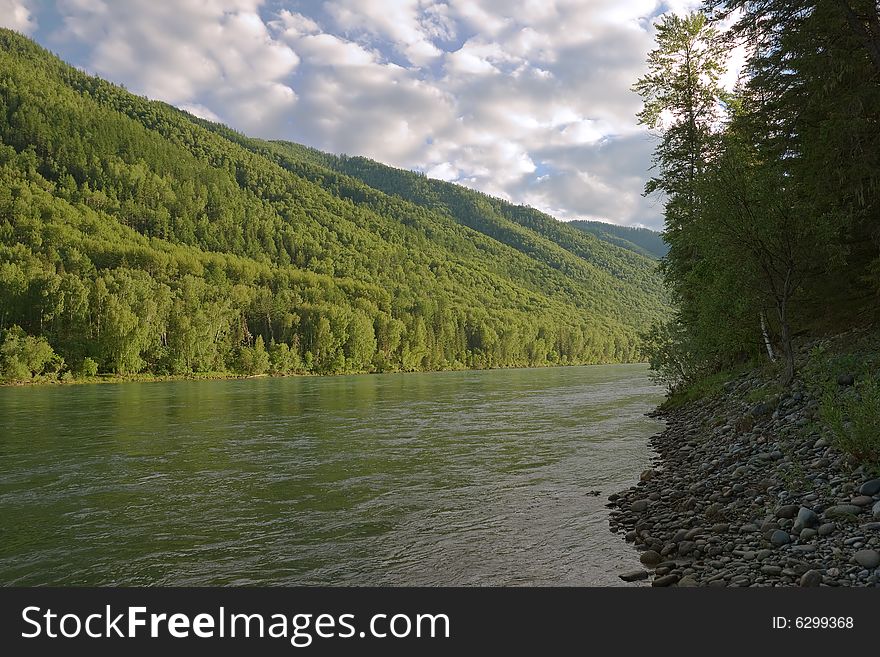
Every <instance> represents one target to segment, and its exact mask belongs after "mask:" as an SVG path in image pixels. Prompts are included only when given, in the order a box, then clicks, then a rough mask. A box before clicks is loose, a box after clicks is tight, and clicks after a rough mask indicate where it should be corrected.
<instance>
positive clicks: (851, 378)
mask: <svg viewBox="0 0 880 657" xmlns="http://www.w3.org/2000/svg"><path fill="white" fill-rule="evenodd" d="M855 382H856V377H855V375H854V374H841V375H840V376H838V377H837V385H839V386H851V385H853V384H854V383H855Z"/></svg>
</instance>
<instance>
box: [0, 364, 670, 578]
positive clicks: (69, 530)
mask: <svg viewBox="0 0 880 657" xmlns="http://www.w3.org/2000/svg"><path fill="white" fill-rule="evenodd" d="M660 398H661V390H660V389H659V388H657V387H655V386H653V385H652V384H651V383H650V382H649V380H648V378H647V368H646V367H645V366H641V365H609V366H591V367H564V368H544V369H517V370H492V371H468V372H439V373H436V372H432V373H417V374H386V375H364V376H339V377H290V378H262V379H247V380H233V381H176V382H159V383H123V384H116V385H79V386H42V387H29V388H0V518H2V523H0V584H2V585H22V586H26V585H61V586H67V585H132V586H135V585H179V586H190V585H298V584H308V585H311V584H325V585H551V586H555V585H577V586H580V585H598V586H601V585H619V584H621V582H620V580H619V579H618V578H617V574H618V573H619V572H621V571H624V570H633V569H635V568H637V567H638V566H639V563H638V557H637V553H636V552H635V551H634V550H632V549H631V548H630V547H629V546H627V545H626V544H625V543H624V541H623V539H622V538H621V537H620V536H616V535H614V534H612V533H610V532H609V530H608V524H607V517H608V516H607V509H606V508H605V503H606V498H607V496H608V495H609V494H610V493H612V492H615V491H617V490H619V489H622V488H625V487H627V486H628V485H631V484H632V482H633V481H634V480H636V479H637V477H638V474H639V472H640V471H641V470H643V469H644V468H646V467H648V464H649V460H650V452H649V450H648V447H647V439H648V437H649V436H650V435H651V434H652V433H655V432H656V431H657V430H658V429H659V428H660V423H659V422H657V421H655V420H652V419H650V418H647V417H645V415H644V414H645V413H646V412H647V411H649V410H650V409H651V408H653V407H654V406H655V405H656V404H657V403H658V401H659V400H660ZM596 492H598V493H599V494H598V495H597V494H596Z"/></svg>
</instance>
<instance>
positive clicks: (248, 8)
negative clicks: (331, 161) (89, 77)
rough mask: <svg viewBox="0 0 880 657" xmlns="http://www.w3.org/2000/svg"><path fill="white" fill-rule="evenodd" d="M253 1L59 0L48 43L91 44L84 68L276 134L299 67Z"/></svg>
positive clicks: (289, 103)
mask: <svg viewBox="0 0 880 657" xmlns="http://www.w3.org/2000/svg"><path fill="white" fill-rule="evenodd" d="M260 4H261V3H260V2H259V1H257V0H228V1H221V0H178V1H177V2H173V3H169V2H155V1H154V0H127V1H126V2H125V3H118V2H105V1H102V0H64V1H62V2H59V3H58V9H59V13H60V14H61V24H60V27H59V28H58V29H57V31H56V32H55V33H54V35H53V39H54V41H55V42H56V43H59V44H64V43H68V42H75V43H79V44H94V46H93V47H92V48H91V50H90V52H89V53H88V56H87V60H86V61H85V62H82V63H83V64H85V65H86V67H87V68H88V69H90V70H92V71H94V72H96V73H98V74H99V75H102V76H104V77H107V78H109V79H111V80H115V81H122V82H124V83H125V84H126V85H127V86H128V87H129V88H130V89H132V90H133V91H135V92H137V93H143V94H146V95H148V96H151V97H154V98H159V99H161V100H164V101H167V102H169V103H172V104H175V105H178V106H181V107H184V108H194V109H195V110H196V112H197V113H199V114H200V115H202V116H210V117H216V118H220V119H222V120H223V121H224V122H226V123H229V124H231V125H234V126H235V127H237V128H240V129H242V130H244V131H246V132H250V133H253V134H257V135H260V136H266V137H269V136H278V135H279V133H283V131H284V130H285V129H286V126H285V124H286V121H287V113H288V112H289V111H290V109H291V108H292V107H293V105H295V103H296V98H297V95H296V93H295V92H294V90H293V88H292V87H291V86H290V85H289V83H288V82H287V78H288V77H289V75H290V74H291V73H292V72H293V71H294V70H295V69H296V67H297V65H298V64H299V57H298V56H297V54H296V53H295V52H294V51H293V50H291V49H290V48H289V47H287V46H286V45H284V44H283V43H281V42H279V41H278V40H276V39H274V38H273V37H272V36H271V35H270V33H269V30H268V28H267V26H266V25H265V23H264V22H263V20H262V18H261V17H260V16H259V14H258V13H257V12H258V9H259V6H260Z"/></svg>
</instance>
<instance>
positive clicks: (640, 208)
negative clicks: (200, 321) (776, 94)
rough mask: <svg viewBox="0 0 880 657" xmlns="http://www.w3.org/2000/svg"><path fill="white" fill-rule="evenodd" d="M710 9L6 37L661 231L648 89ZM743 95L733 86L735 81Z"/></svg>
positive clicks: (158, 24)
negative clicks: (653, 65) (687, 25)
mask: <svg viewBox="0 0 880 657" xmlns="http://www.w3.org/2000/svg"><path fill="white" fill-rule="evenodd" d="M698 5H699V2H698V0H438V1H434V0H334V1H325V0H283V1H282V0H174V1H171V0H126V1H125V2H118V1H113V0H55V1H49V0H0V25H3V26H5V27H11V28H13V29H16V30H18V31H19V32H22V33H24V34H27V35H28V36H30V37H32V38H33V39H35V40H36V41H37V42H38V43H40V44H41V45H43V46H45V47H47V48H48V49H50V50H52V51H53V52H55V53H56V54H58V55H59V56H61V57H62V58H63V59H65V60H66V61H68V62H70V63H72V64H74V65H75V66H78V67H80V68H81V69H83V70H85V71H88V72H89V73H92V74H95V75H99V76H101V77H103V78H106V79H108V80H111V81H113V82H116V83H118V84H123V85H125V87H126V88H128V89H129V90H130V91H133V92H135V93H138V94H141V95H145V96H148V97H150V98H154V99H158V100H163V101H165V102H168V103H170V104H172V105H175V106H177V107H180V108H182V109H185V110H187V111H189V112H192V113H193V114H196V115H198V116H201V117H204V118H208V119H212V120H217V121H221V122H223V123H225V124H227V125H229V126H231V127H233V128H235V129H236V130H239V131H241V132H244V133H245V134H248V135H251V136H256V137H263V138H267V139H287V140H290V141H295V142H298V143H302V144H306V145H309V146H313V147H315V148H319V149H321V150H324V151H329V152H332V153H346V154H349V155H364V156H366V157H370V158H373V159H375V160H378V161H380V162H384V163H386V164H391V165H393V166H397V167H401V168H405V169H413V170H417V171H422V172H424V173H426V174H427V175H428V176H431V177H433V178H441V179H443V180H448V181H452V182H457V183H460V184H463V185H467V186H469V187H473V188H475V189H479V190H481V191H483V192H486V193H488V194H492V195H495V196H500V197H502V198H505V199H508V200H510V201H512V202H515V203H522V204H527V205H531V206H533V207H535V208H538V209H540V210H543V211H545V212H548V213H549V214H551V215H553V216H555V217H557V218H558V219H562V220H571V219H598V220H604V221H610V222H613V223H617V224H624V225H641V226H647V227H650V228H660V227H661V225H662V202H661V200H660V199H658V198H644V197H643V196H642V189H643V187H644V183H645V180H646V179H647V177H648V176H649V175H650V172H649V170H648V169H649V166H650V159H651V152H652V150H653V148H654V145H655V141H654V139H655V137H652V136H651V135H649V134H648V133H647V132H646V131H645V130H644V129H643V128H642V127H640V126H638V125H637V123H636V119H635V114H636V112H638V110H639V108H640V99H639V97H638V96H637V95H636V94H634V93H633V92H632V91H631V86H632V84H633V82H635V80H636V79H637V78H638V77H639V76H640V75H641V74H642V73H643V72H644V70H645V58H646V56H647V53H648V51H649V50H650V49H651V48H652V47H653V36H654V29H653V23H654V21H656V19H657V18H658V17H659V16H662V15H663V14H664V13H666V12H670V11H672V12H677V13H684V12H687V11H688V10H691V9H694V8H696V7H697V6H698ZM731 82H732V81H731Z"/></svg>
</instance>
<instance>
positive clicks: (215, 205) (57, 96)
mask: <svg viewBox="0 0 880 657" xmlns="http://www.w3.org/2000/svg"><path fill="white" fill-rule="evenodd" d="M666 304H667V302H666V297H665V295H664V292H663V288H662V285H661V282H660V279H659V277H658V274H657V271H656V263H655V262H653V261H652V260H650V259H649V258H647V257H644V256H643V255H641V254H637V253H634V252H633V251H631V250H627V249H624V248H620V247H618V246H616V245H614V244H609V243H608V242H605V241H602V240H599V239H596V238H595V237H594V236H592V235H589V234H586V233H584V232H581V231H578V230H576V229H575V228H573V227H571V226H568V225H566V224H564V223H561V222H558V221H556V220H554V219H553V218H552V217H549V216H547V215H544V214H542V213H540V212H537V211H536V210H534V209H531V208H526V207H522V206H515V205H511V204H509V203H506V202H504V201H501V200H498V199H495V198H492V197H489V196H486V195H483V194H480V193H478V192H475V191H472V190H469V189H465V188H463V187H460V186H456V185H451V184H448V183H444V182H440V181H434V180H429V179H427V178H425V177H424V176H421V175H419V174H416V173H412V172H406V171H401V170H399V169H393V168H391V167H385V166H383V165H380V164H378V163H375V162H372V161H370V160H367V159H365V158H347V157H337V156H333V155H329V154H325V153H321V152H319V151H315V150H313V149H308V148H306V147H303V146H299V145H296V144H290V143H286V142H269V141H263V140H256V139H250V138H248V137H246V136H244V135H241V134H239V133H237V132H235V131H233V130H230V129H229V128H227V127H225V126H222V125H218V124H214V123H210V122H206V121H204V120H202V119H198V118H196V117H194V116H192V115H189V114H187V113H186V112H183V111H181V110H178V109H176V108H173V107H171V106H169V105H166V104H164V103H161V102H156V101H150V100H148V99H145V98H142V97H139V96H136V95H133V94H131V93H129V92H127V91H126V90H125V89H123V88H121V87H119V86H116V85H113V84H111V83H109V82H106V81H103V80H101V79H98V78H95V77H91V76H88V75H86V74H84V73H83V72H81V71H79V70H77V69H75V68H73V67H71V66H69V65H67V64H65V63H64V62H62V61H61V60H59V59H58V58H56V57H55V56H53V55H51V54H50V53H49V52H47V51H46V50H44V49H42V48H41V47H40V46H38V45H37V44H35V43H34V42H32V41H30V40H28V39H26V38H24V37H22V36H21V35H18V34H17V33H15V32H11V31H9V30H0V331H2V332H3V338H2V345H0V376H2V375H3V372H5V373H6V374H5V376H6V378H7V379H8V378H22V377H24V378H27V377H26V376H25V372H27V373H29V374H28V375H27V376H32V375H38V374H40V373H46V372H56V373H64V372H70V373H73V374H74V375H76V374H82V375H90V374H94V372H95V371H96V370H97V371H99V372H115V373H121V374H133V373H139V372H145V373H152V374H188V373H194V372H226V371H233V372H242V373H262V372H265V371H270V372H277V373H287V372H303V373H306V372H308V373H338V372H354V371H385V370H424V369H446V368H462V367H496V366H525V365H529V366H536V365H548V364H573V363H598V362H616V361H626V360H632V359H633V358H635V357H636V354H637V342H638V333H639V332H640V331H641V330H643V329H645V328H646V327H647V326H649V325H650V324H651V323H652V322H653V321H655V320H657V319H658V318H660V317H662V316H664V315H665V314H666V312H667V305H666ZM37 353H38V354H41V355H39V356H37V355H34V354H37ZM10 372H15V373H17V374H16V375H15V376H13V375H11V374H10Z"/></svg>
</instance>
